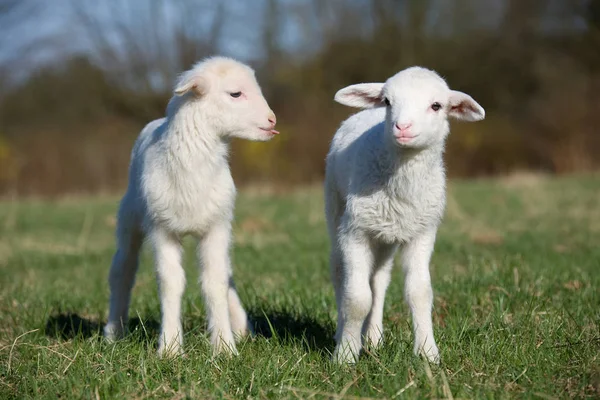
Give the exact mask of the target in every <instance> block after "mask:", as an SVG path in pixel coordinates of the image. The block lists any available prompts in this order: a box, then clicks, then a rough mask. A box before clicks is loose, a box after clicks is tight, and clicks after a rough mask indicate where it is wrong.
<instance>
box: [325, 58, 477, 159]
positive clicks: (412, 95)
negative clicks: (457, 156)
mask: <svg viewBox="0 0 600 400" xmlns="http://www.w3.org/2000/svg"><path fill="white" fill-rule="evenodd" d="M335 101H337V102H338V103H341V104H344V105H347V106H350V107H359V108H375V107H386V122H385V126H386V135H387V136H388V138H389V139H391V140H392V141H393V142H394V143H395V144H396V145H398V146H400V147H411V148H425V147H429V146H432V145H435V144H440V143H442V144H443V142H444V140H445V139H446V136H448V133H449V132H450V128H449V124H448V117H452V118H456V119H459V120H463V121H479V120H482V119H483V118H485V111H484V109H483V108H482V107H481V106H480V105H479V104H477V102H476V101H475V100H473V98H471V96H469V95H468V94H465V93H462V92H459V91H456V90H451V89H450V88H449V87H448V85H447V84H446V82H445V81H444V79H442V78H441V77H440V76H439V75H438V74H437V73H435V72H434V71H431V70H429V69H425V68H421V67H411V68H407V69H405V70H403V71H400V72H398V73H397V74H396V75H394V76H392V77H391V78H389V79H388V80H387V81H386V82H385V83H362V84H357V85H351V86H348V87H346V88H344V89H341V90H339V91H338V92H337V93H336V95H335Z"/></svg>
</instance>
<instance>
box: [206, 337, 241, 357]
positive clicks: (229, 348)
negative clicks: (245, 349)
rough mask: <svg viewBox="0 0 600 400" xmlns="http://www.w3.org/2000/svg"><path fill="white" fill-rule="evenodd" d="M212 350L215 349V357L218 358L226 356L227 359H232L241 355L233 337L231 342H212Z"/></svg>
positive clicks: (221, 340)
mask: <svg viewBox="0 0 600 400" xmlns="http://www.w3.org/2000/svg"><path fill="white" fill-rule="evenodd" d="M211 344H212V348H213V352H212V353H213V357H217V356H226V357H232V356H237V355H238V354H239V353H238V351H237V348H236V347H235V341H234V340H233V337H232V338H230V339H229V340H223V339H219V340H215V341H212V343H211Z"/></svg>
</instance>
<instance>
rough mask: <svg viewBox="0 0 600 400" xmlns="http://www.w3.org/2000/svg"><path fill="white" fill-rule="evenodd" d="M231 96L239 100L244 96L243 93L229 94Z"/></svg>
mask: <svg viewBox="0 0 600 400" xmlns="http://www.w3.org/2000/svg"><path fill="white" fill-rule="evenodd" d="M229 95H230V96H231V97H234V98H236V99H237V98H238V97H240V96H241V95H242V92H235V93H229Z"/></svg>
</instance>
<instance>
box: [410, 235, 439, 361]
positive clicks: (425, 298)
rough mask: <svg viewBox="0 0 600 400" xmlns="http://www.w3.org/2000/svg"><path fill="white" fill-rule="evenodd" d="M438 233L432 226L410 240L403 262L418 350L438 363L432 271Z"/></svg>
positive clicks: (417, 352)
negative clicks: (430, 271)
mask: <svg viewBox="0 0 600 400" xmlns="http://www.w3.org/2000/svg"><path fill="white" fill-rule="evenodd" d="M435 235H436V230H435V229H431V230H429V231H428V232H426V233H424V234H422V235H420V236H418V237H417V238H415V239H413V240H412V241H411V242H410V243H408V244H406V245H405V246H404V248H403V251H402V263H403V266H404V273H405V278H404V294H405V297H406V301H407V303H408V306H409V307H410V311H411V314H412V319H413V330H414V334H415V346H414V352H415V354H417V355H419V354H422V355H424V356H425V357H427V360H429V361H430V362H434V363H438V362H439V358H440V357H439V352H438V348H437V346H436V344H435V339H434V337H433V323H432V320H431V312H432V308H433V290H432V288H431V278H430V275H429V260H430V259H431V253H432V252H433V246H434V243H435Z"/></svg>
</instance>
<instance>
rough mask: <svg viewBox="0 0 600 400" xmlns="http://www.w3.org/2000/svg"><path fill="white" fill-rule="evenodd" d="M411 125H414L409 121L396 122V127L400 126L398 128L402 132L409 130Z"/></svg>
mask: <svg viewBox="0 0 600 400" xmlns="http://www.w3.org/2000/svg"><path fill="white" fill-rule="evenodd" d="M411 126H412V123H407V124H399V123H396V128H398V130H399V131H400V132H402V131H407V130H408V129H409V128H410V127H411Z"/></svg>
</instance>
